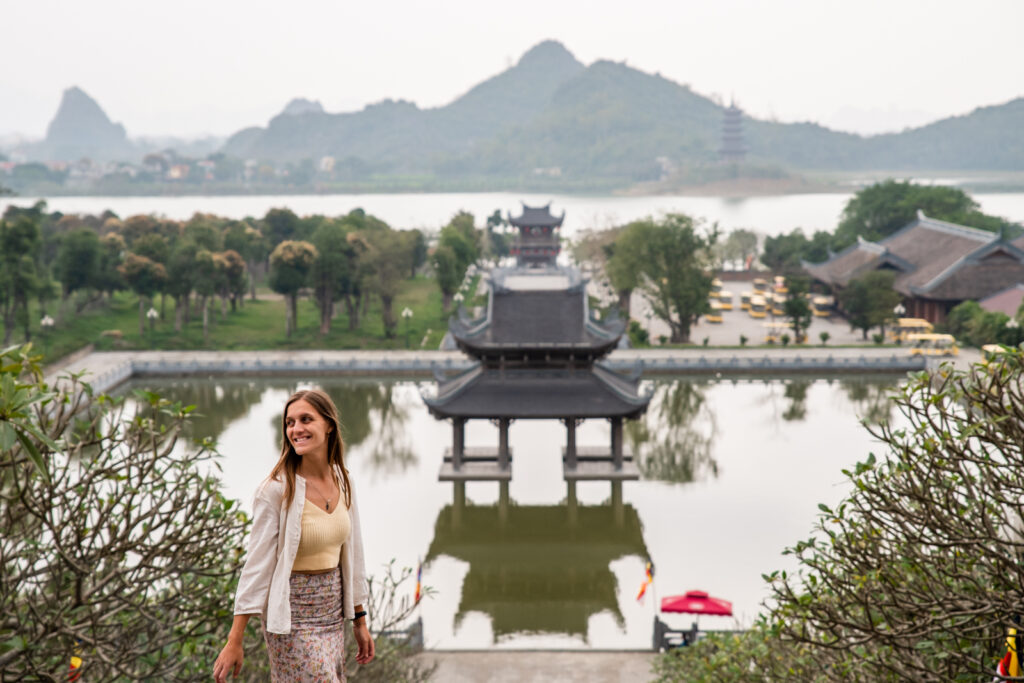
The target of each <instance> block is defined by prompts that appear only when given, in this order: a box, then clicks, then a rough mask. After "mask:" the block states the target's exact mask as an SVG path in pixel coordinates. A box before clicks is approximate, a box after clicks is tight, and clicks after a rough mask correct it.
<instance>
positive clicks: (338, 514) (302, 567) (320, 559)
mask: <svg viewBox="0 0 1024 683" xmlns="http://www.w3.org/2000/svg"><path fill="white" fill-rule="evenodd" d="M341 502H342V501H338V503H339V505H338V506H337V507H336V508H334V510H332V511H331V512H327V511H326V510H324V509H323V508H321V507H319V506H317V505H315V504H313V503H311V502H309V499H308V498H307V499H306V504H305V505H304V506H303V508H302V533H301V535H300V536H299V547H298V549H297V550H296V552H295V563H294V564H293V565H292V571H295V572H314V571H321V570H324V569H333V568H335V567H337V566H338V565H339V564H341V546H342V545H344V543H345V541H347V540H348V536H349V532H350V531H351V530H352V524H351V522H350V520H349V517H348V509H347V508H346V507H345V506H344V505H342V504H340V503H341Z"/></svg>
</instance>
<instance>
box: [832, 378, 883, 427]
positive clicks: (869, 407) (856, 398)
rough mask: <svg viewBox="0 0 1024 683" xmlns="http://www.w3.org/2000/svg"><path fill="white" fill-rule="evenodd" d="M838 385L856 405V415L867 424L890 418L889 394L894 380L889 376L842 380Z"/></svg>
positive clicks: (879, 422)
mask: <svg viewBox="0 0 1024 683" xmlns="http://www.w3.org/2000/svg"><path fill="white" fill-rule="evenodd" d="M839 386H841V387H842V388H843V391H844V392H846V397H847V398H848V399H849V400H850V403H852V404H853V405H854V406H855V407H856V409H857V416H858V417H859V418H860V419H862V420H864V421H865V422H867V423H868V424H881V423H882V422H888V421H889V420H890V419H891V418H892V400H891V399H890V395H891V394H892V392H893V391H894V390H895V388H896V382H894V381H893V379H892V378H891V377H879V378H870V379H863V378H858V379H851V380H843V381H841V382H840V383H839Z"/></svg>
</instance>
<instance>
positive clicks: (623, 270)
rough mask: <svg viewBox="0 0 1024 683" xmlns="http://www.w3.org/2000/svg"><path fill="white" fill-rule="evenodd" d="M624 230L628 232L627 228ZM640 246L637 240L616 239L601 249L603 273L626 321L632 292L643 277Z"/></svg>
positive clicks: (629, 311) (642, 252)
mask: <svg viewBox="0 0 1024 683" xmlns="http://www.w3.org/2000/svg"><path fill="white" fill-rule="evenodd" d="M625 229H626V230H628V229H629V226H626V228H625ZM642 246H643V245H642V244H641V243H640V242H639V241H638V240H631V239H621V240H619V239H617V240H615V241H614V242H610V243H608V244H605V245H604V247H603V251H604V255H605V266H604V272H605V275H607V276H608V282H609V283H610V284H611V286H612V289H613V290H614V291H615V294H616V296H618V299H619V310H620V311H621V312H622V314H623V316H625V318H626V319H627V320H628V319H629V317H630V313H631V310H630V301H631V300H632V298H633V290H634V289H636V288H637V287H638V286H639V285H640V283H641V280H642V278H643V275H644V268H643V267H644V264H643V259H644V258H645V257H646V254H645V253H644V251H643V249H642Z"/></svg>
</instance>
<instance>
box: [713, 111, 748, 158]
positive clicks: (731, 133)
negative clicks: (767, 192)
mask: <svg viewBox="0 0 1024 683" xmlns="http://www.w3.org/2000/svg"><path fill="white" fill-rule="evenodd" d="M746 156H747V146H746V142H745V141H744V139H743V110H742V109H740V108H739V107H737V106H736V104H735V103H733V104H730V105H729V106H728V107H727V108H726V109H725V111H723V112H722V146H721V147H720V148H719V150H718V158H719V159H721V160H722V162H723V163H730V164H738V163H740V162H742V161H743V160H744V159H745V158H746Z"/></svg>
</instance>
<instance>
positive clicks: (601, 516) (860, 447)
mask: <svg viewBox="0 0 1024 683" xmlns="http://www.w3.org/2000/svg"><path fill="white" fill-rule="evenodd" d="M900 379H901V378H900V377H898V376H887V377H867V378H849V377H844V378H836V379H827V378H819V379H810V378H800V379H769V380H764V379H740V380H736V381H726V380H718V381H704V380H701V381H694V380H691V379H683V378H659V379H657V380H655V381H653V382H651V383H649V386H650V387H651V388H652V389H653V391H654V397H653V399H652V402H651V404H650V408H649V410H648V412H647V414H646V415H645V416H644V418H643V419H642V420H640V421H639V422H635V423H628V424H627V427H626V443H627V445H628V446H629V447H630V448H631V449H632V450H633V452H635V453H636V454H637V457H638V462H639V464H640V468H641V471H642V472H643V477H642V479H641V480H640V481H635V482H625V483H624V484H622V497H621V500H622V505H621V506H620V507H616V506H615V505H613V502H612V495H611V485H610V484H608V483H606V482H582V483H580V484H579V485H578V488H577V505H575V506H572V505H570V503H569V501H568V500H567V487H566V484H565V482H564V481H563V479H562V468H561V455H560V449H561V446H562V445H563V443H564V440H565V430H564V427H563V426H562V425H560V424H559V423H557V422H554V421H539V422H535V421H518V422H514V423H513V424H512V428H511V432H510V445H511V448H512V451H513V465H512V481H511V483H510V484H509V489H508V494H509V495H508V498H509V504H508V505H507V506H502V505H500V504H499V488H498V486H499V485H498V484H497V483H492V482H471V483H468V484H466V489H465V497H466V504H465V505H464V506H460V505H455V504H454V503H455V500H456V496H455V494H454V488H453V484H451V483H447V482H445V483H442V482H439V481H438V480H437V476H438V471H439V469H440V466H441V460H442V455H443V452H444V449H445V447H446V446H448V445H450V443H451V427H450V425H449V423H447V422H441V421H438V420H435V419H434V418H433V417H431V416H430V415H429V413H428V412H427V409H426V407H425V406H424V404H423V402H422V400H421V398H420V393H419V392H420V388H421V385H420V384H418V383H417V382H415V381H395V380H380V381H374V380H367V379H347V378H327V379H322V380H316V378H295V379H282V378H209V379H207V378H189V379H177V380H170V379H168V380H156V379H144V380H142V379H140V380H132V381H131V382H130V383H129V384H128V385H126V387H125V389H124V390H125V391H128V390H131V389H133V388H147V389H151V390H155V391H157V392H160V393H162V394H164V395H165V396H167V397H169V398H171V399H173V400H182V401H185V402H186V403H195V404H197V405H198V406H199V408H198V411H197V412H198V413H199V416H198V417H197V418H196V420H195V422H194V424H193V427H192V430H191V434H192V436H194V437H203V436H210V437H213V438H215V439H216V441H217V442H218V444H219V449H220V452H221V453H222V455H223V460H222V463H221V464H222V466H223V482H224V486H225V489H226V494H227V495H229V496H232V497H235V498H238V499H240V500H241V501H243V505H244V507H245V508H246V509H247V510H249V509H251V497H252V493H253V491H254V490H255V487H256V486H257V484H258V483H259V481H260V480H261V479H262V478H263V477H264V476H266V474H267V473H268V472H269V471H270V469H271V467H272V466H273V464H274V463H275V462H276V459H277V457H278V453H279V445H278V444H279V443H280V426H279V421H280V411H281V408H282V405H283V403H284V401H285V399H286V398H287V396H288V395H289V394H290V393H291V392H292V391H293V390H294V389H296V388H297V387H301V386H309V385H310V384H311V383H312V382H314V381H318V382H319V383H320V385H321V386H323V387H324V388H325V389H326V390H327V391H328V392H329V393H330V394H331V395H332V397H333V398H334V400H335V401H336V403H337V404H338V407H339V410H340V411H341V418H342V422H343V425H344V431H345V435H346V440H347V441H348V444H349V448H348V452H347V455H346V462H347V466H348V467H349V469H350V471H351V473H352V476H353V481H354V482H355V485H356V486H357V487H358V492H359V501H360V514H361V516H362V523H363V535H364V539H365V544H366V556H367V569H368V570H369V572H370V573H371V574H373V573H375V572H379V571H380V569H381V568H382V567H383V566H384V565H385V564H386V563H387V562H389V561H390V560H392V559H394V560H395V561H396V563H397V565H398V566H406V567H412V568H415V567H416V566H417V563H418V562H419V561H420V560H423V561H424V562H425V564H424V572H423V582H424V584H425V585H428V586H431V587H433V589H434V590H435V591H436V594H435V595H434V596H432V597H430V598H429V599H425V600H424V601H423V602H422V603H421V606H420V608H419V610H418V614H419V616H421V617H422V619H423V624H424V634H425V641H426V645H427V647H431V648H442V649H449V648H451V649H479V648H491V647H500V648H520V649H522V648H540V649H563V648H568V649H580V648H599V649H635V648H641V649H642V648H649V647H650V643H651V628H652V622H653V620H652V617H653V616H654V614H655V606H656V605H657V603H658V601H660V598H661V597H663V596H666V595H671V594H678V593H683V592H685V591H687V590H693V589H700V590H706V591H708V592H709V593H710V594H711V595H714V596H717V597H721V598H724V599H727V600H731V601H733V604H734V613H735V615H736V619H735V620H734V619H730V618H723V617H703V618H701V626H702V627H704V628H711V629H715V628H734V627H735V626H736V625H747V624H749V623H750V622H751V620H752V619H753V618H754V617H755V615H756V614H757V613H758V611H759V604H760V603H761V601H762V600H764V599H765V597H766V596H767V590H766V586H765V584H764V582H763V580H762V579H761V574H762V573H765V572H768V571H771V570H774V569H792V568H793V566H794V565H793V562H792V561H791V560H790V558H788V557H783V556H782V555H781V552H782V550H783V549H784V548H785V547H786V546H787V545H792V544H793V543H795V542H796V541H798V540H800V539H804V538H806V537H807V536H808V535H809V533H810V530H811V526H812V524H813V522H814V519H815V517H816V515H817V514H818V508H817V504H818V503H819V502H824V503H826V504H834V503H835V502H837V501H838V500H839V499H840V498H841V497H842V495H843V494H844V492H845V490H846V482H845V480H844V478H843V475H842V474H841V472H840V470H841V469H842V468H848V467H850V466H851V465H853V464H854V463H855V462H857V461H859V460H863V459H864V458H866V457H867V455H868V454H869V452H871V451H872V450H874V449H877V448H878V444H877V443H875V442H874V440H873V439H872V437H871V436H870V435H869V434H868V432H867V431H866V430H865V429H864V428H863V426H861V425H860V423H859V419H860V417H864V418H866V419H868V420H870V421H877V420H879V419H883V418H886V417H889V415H890V410H891V408H890V403H889V401H888V399H887V393H888V391H889V390H890V389H891V388H892V387H894V386H895V385H896V384H897V383H898V382H899V381H900ZM497 438H498V437H497V428H496V427H495V426H493V425H491V424H489V423H485V422H470V423H469V424H468V426H467V432H466V443H467V445H469V446H473V445H494V444H496V443H497ZM577 439H578V443H579V444H580V445H599V444H605V443H607V441H608V439H609V427H608V425H607V423H603V422H600V421H588V422H584V423H583V424H582V426H581V427H580V428H579V431H578V437H577ZM648 557H650V558H651V560H652V561H653V563H654V566H655V581H654V587H653V590H652V591H649V592H648V595H647V596H646V597H645V599H644V601H643V602H638V601H637V600H636V594H637V591H638V590H639V588H640V585H641V583H642V581H643V579H644V563H645V562H646V560H647V558H648ZM412 590H413V585H412V584H411V583H410V584H409V585H407V586H406V594H407V595H409V596H411V594H412ZM225 600H229V598H228V597H227V596H225ZM664 620H665V621H667V622H668V623H670V624H671V625H673V626H676V627H688V626H689V623H690V619H689V618H688V616H687V615H667V616H666V617H665V619H664Z"/></svg>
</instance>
